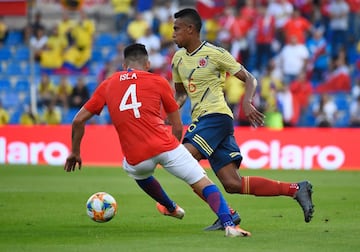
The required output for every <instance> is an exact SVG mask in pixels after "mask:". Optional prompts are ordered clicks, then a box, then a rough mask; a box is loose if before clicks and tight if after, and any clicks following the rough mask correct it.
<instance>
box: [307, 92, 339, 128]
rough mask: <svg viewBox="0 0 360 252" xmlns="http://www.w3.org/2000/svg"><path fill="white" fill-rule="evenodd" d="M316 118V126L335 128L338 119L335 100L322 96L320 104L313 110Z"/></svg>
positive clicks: (326, 95)
mask: <svg viewBox="0 0 360 252" xmlns="http://www.w3.org/2000/svg"><path fill="white" fill-rule="evenodd" d="M312 110H313V114H314V116H315V125H316V126H318V127H333V126H334V123H335V121H336V119H337V117H338V109H337V106H336V103H335V102H334V100H333V98H332V97H331V96H330V95H329V94H327V93H324V94H321V96H320V100H319V102H318V103H314V106H313V108H312Z"/></svg>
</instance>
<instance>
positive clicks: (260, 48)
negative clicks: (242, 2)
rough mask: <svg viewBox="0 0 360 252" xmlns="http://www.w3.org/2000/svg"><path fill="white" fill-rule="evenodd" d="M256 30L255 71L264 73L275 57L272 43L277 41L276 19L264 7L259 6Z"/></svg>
mask: <svg viewBox="0 0 360 252" xmlns="http://www.w3.org/2000/svg"><path fill="white" fill-rule="evenodd" d="M254 29H255V42H256V57H255V69H256V70H257V71H259V72H260V73H262V72H263V70H265V68H266V66H267V65H268V62H269V60H270V58H271V57H272V56H273V50H272V42H273V41H274V40H275V18H274V17H273V16H270V15H269V14H267V13H266V8H265V7H264V6H259V9H258V17H257V19H256V21H255V24H254Z"/></svg>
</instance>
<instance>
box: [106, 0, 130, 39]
mask: <svg viewBox="0 0 360 252" xmlns="http://www.w3.org/2000/svg"><path fill="white" fill-rule="evenodd" d="M132 2H133V1H132V0H111V4H112V7H113V10H114V14H115V28H116V31H117V32H119V33H126V27H127V25H128V24H129V22H130V14H131V11H132Z"/></svg>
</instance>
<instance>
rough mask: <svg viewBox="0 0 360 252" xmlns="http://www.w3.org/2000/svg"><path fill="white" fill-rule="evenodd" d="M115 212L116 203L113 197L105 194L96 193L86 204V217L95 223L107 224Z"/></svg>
mask: <svg viewBox="0 0 360 252" xmlns="http://www.w3.org/2000/svg"><path fill="white" fill-rule="evenodd" d="M116 210H117V203H116V200H115V199H114V197H113V196H111V195H110V194H108V193H106V192H97V193H94V194H93V195H91V196H90V198H89V199H88V201H87V202H86V212H87V215H88V216H89V217H90V218H91V219H92V220H93V221H96V222H108V221H109V220H111V219H112V218H113V217H114V216H115V214H116Z"/></svg>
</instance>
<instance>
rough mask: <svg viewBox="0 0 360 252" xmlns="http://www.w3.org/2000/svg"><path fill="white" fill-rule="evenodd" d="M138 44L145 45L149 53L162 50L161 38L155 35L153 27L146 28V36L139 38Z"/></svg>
mask: <svg viewBox="0 0 360 252" xmlns="http://www.w3.org/2000/svg"><path fill="white" fill-rule="evenodd" d="M136 43H140V44H143V45H145V48H146V50H147V51H148V52H151V51H159V50H160V49H161V40H160V38H159V36H157V35H155V34H154V32H153V30H152V29H151V27H148V28H146V30H145V34H144V35H143V36H141V37H140V38H138V39H137V41H136ZM151 62H152V61H151Z"/></svg>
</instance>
